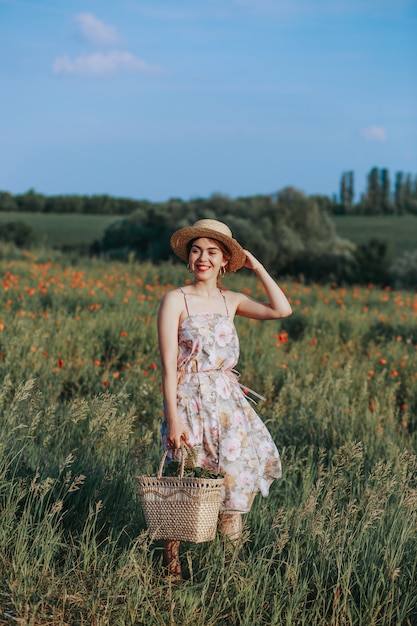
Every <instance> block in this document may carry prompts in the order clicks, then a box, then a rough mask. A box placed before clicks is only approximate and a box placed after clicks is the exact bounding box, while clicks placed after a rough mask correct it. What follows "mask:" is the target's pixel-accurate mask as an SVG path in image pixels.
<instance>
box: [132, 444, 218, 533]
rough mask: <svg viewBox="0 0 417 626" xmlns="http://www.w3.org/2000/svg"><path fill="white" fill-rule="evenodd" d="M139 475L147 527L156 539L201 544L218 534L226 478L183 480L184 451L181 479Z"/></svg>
mask: <svg viewBox="0 0 417 626" xmlns="http://www.w3.org/2000/svg"><path fill="white" fill-rule="evenodd" d="M165 458H166V453H165V454H164V457H163V459H162V462H161V465H160V468H159V472H158V476H156V477H155V476H137V478H136V481H137V485H138V490H139V496H140V500H141V503H142V508H143V511H144V514H145V520H146V525H147V527H148V529H149V531H150V533H151V535H152V537H153V538H154V539H172V540H178V541H190V542H193V543H201V542H203V541H212V540H213V539H214V537H215V535H216V528H217V519H218V515H219V508H220V500H221V496H222V486H223V482H224V480H223V478H188V477H184V475H183V474H184V461H183V460H184V458H185V455H184V452H183V454H182V463H181V473H180V477H171V476H162V467H163V463H164V461H165Z"/></svg>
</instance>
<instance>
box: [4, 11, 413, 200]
mask: <svg viewBox="0 0 417 626" xmlns="http://www.w3.org/2000/svg"><path fill="white" fill-rule="evenodd" d="M0 59H1V63H0V189H1V190H8V191H11V192H12V193H22V192H25V191H27V190H28V189H29V188H34V189H36V191H38V192H40V193H44V194H47V195H51V194H67V193H74V194H103V193H108V194H110V195H114V196H120V197H131V198H145V199H148V200H154V201H162V200H165V199H167V198H170V197H180V198H183V199H189V198H193V197H197V196H199V197H208V196H210V195H211V194H212V193H223V194H226V195H229V196H231V197H237V196H245V195H251V194H267V193H271V192H274V191H277V190H279V189H282V188H283V187H285V186H287V185H293V186H295V187H297V188H299V189H301V190H303V191H305V192H306V193H308V194H311V193H323V194H327V195H331V194H333V193H337V192H338V188H339V180H340V175H341V173H342V172H343V171H346V170H351V169H352V170H354V172H355V183H356V189H357V191H361V190H363V187H364V184H365V176H366V174H367V172H368V171H369V170H370V168H371V167H373V166H377V167H387V168H389V170H390V172H391V175H392V177H393V175H394V172H395V171H398V170H402V171H405V172H413V173H417V70H416V68H417V1H416V0H164V1H162V0H147V1H144V2H142V1H140V0H117V2H116V1H115V0H113V1H111V0H83V1H79V0H65V1H64V0H58V1H57V0H0Z"/></svg>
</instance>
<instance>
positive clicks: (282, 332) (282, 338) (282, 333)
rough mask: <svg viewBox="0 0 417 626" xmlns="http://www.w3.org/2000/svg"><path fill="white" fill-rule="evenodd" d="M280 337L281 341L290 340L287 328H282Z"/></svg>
mask: <svg viewBox="0 0 417 626" xmlns="http://www.w3.org/2000/svg"><path fill="white" fill-rule="evenodd" d="M278 339H279V340H280V341H281V343H287V342H288V333H287V331H286V330H282V331H281V332H280V333H279V335H278Z"/></svg>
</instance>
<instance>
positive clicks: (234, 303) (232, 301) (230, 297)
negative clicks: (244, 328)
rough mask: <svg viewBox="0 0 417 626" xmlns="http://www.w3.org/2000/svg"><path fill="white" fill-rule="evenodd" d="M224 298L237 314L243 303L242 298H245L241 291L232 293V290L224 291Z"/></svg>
mask: <svg viewBox="0 0 417 626" xmlns="http://www.w3.org/2000/svg"><path fill="white" fill-rule="evenodd" d="M222 292H223V295H224V297H225V298H226V301H227V305H228V307H229V308H230V309H231V310H232V311H233V313H235V311H236V309H237V307H238V306H239V303H240V302H241V301H242V298H244V297H245V295H244V294H243V293H240V292H239V291H231V290H230V289H224V290H222Z"/></svg>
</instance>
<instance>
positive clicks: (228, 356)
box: [162, 289, 282, 513]
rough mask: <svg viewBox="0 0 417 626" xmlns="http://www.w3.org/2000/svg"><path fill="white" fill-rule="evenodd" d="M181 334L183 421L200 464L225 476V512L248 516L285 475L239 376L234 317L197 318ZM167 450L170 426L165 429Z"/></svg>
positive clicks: (188, 320) (190, 318)
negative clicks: (259, 497) (259, 498)
mask: <svg viewBox="0 0 417 626" xmlns="http://www.w3.org/2000/svg"><path fill="white" fill-rule="evenodd" d="M181 291H182V293H183V294H184V299H185V304H186V309H187V313H188V317H186V318H185V319H184V321H183V322H182V323H181V324H180V327H179V330H178V359H177V372H178V385H177V404H178V417H179V419H180V420H181V421H182V422H183V424H184V425H185V426H186V428H187V430H188V433H189V443H190V445H191V446H192V447H194V449H195V453H196V458H195V464H196V465H199V466H201V467H210V468H211V469H214V470H216V471H217V472H218V473H220V474H222V475H223V476H224V487H223V498H222V503H221V506H220V512H223V513H232V512H239V513H247V512H248V511H249V510H250V508H251V505H252V502H253V498H254V496H255V495H256V493H257V492H258V491H260V492H261V493H262V495H263V496H264V497H266V496H267V495H268V493H269V487H270V485H271V483H272V481H273V480H274V479H275V478H280V477H281V475H282V469H281V460H280V457H279V453H278V450H277V448H276V446H275V444H274V442H273V440H272V437H271V435H270V433H269V431H268V429H267V428H266V426H265V425H264V423H263V422H262V420H261V418H260V417H259V416H258V415H257V414H256V412H255V411H254V409H253V408H252V406H251V405H250V404H249V402H248V400H247V399H246V397H245V394H244V392H243V390H242V387H241V386H240V384H239V382H238V376H237V375H236V373H235V372H234V371H233V368H234V367H235V365H236V363H237V361H238V358H239V339H238V336H237V332H236V328H235V326H234V323H233V320H232V319H231V317H230V316H229V314H228V311H227V303H226V299H225V297H224V294H222V295H223V299H224V303H225V308H226V314H225V315H223V314H220V313H195V314H193V315H190V312H189V310H188V303H187V297H186V294H185V292H184V291H183V290H182V289H181ZM162 435H163V443H164V447H166V423H164V424H163V427H162Z"/></svg>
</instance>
